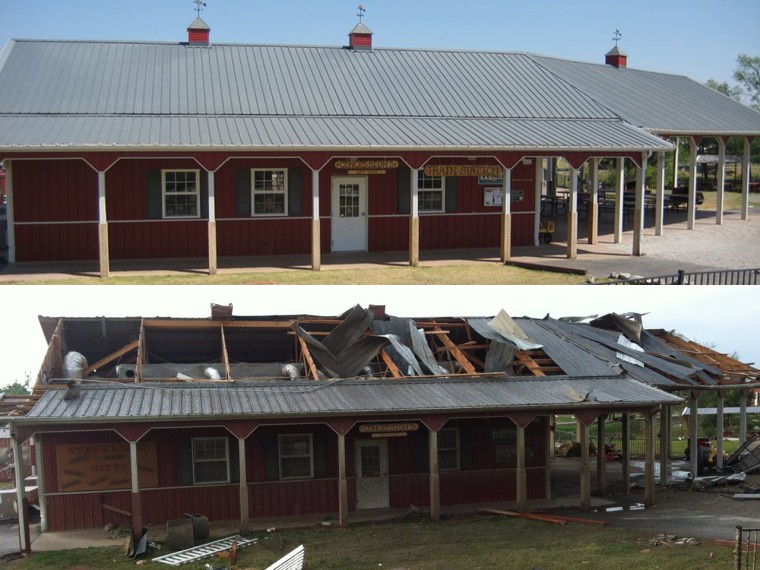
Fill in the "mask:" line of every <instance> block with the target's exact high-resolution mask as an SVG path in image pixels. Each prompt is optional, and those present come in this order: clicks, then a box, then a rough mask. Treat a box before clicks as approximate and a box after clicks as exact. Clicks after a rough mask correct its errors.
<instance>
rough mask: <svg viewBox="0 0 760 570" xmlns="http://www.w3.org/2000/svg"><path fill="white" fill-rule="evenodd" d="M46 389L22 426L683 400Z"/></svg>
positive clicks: (554, 386) (473, 388)
mask: <svg viewBox="0 0 760 570" xmlns="http://www.w3.org/2000/svg"><path fill="white" fill-rule="evenodd" d="M64 395H65V391H64V390H49V391H48V392H47V393H46V394H45V395H44V396H43V397H42V398H41V399H40V400H39V402H38V403H37V404H36V405H35V406H34V408H33V409H32V410H31V411H30V412H29V413H28V414H27V416H26V417H24V418H18V419H14V423H16V424H19V425H36V424H45V423H56V424H59V423H72V424H76V423H81V422H85V421H87V422H113V421H119V422H142V421H146V420H147V421H153V420H175V421H181V420H188V419H206V418H208V419H210V418H214V419H219V418H238V419H239V418H246V419H253V418H275V417H277V418H286V417H291V418H292V417H322V416H355V415H372V416H383V415H399V414H412V413H423V414H430V413H483V412H491V413H493V412H498V413H509V412H510V411H512V412H516V411H529V410H536V411H556V412H559V411H561V410H579V409H587V408H591V409H602V410H614V409H632V408H639V409H642V408H650V407H654V406H659V405H662V404H677V403H681V402H682V401H683V400H682V399H681V398H679V397H677V396H674V395H671V394H668V393H666V392H663V391H661V390H659V389H657V388H654V387H651V386H647V385H644V384H642V383H640V382H638V381H636V380H634V379H633V378H630V377H628V376H625V375H621V376H608V377H594V378H591V377H587V378H569V377H565V376H562V377H551V378H548V377H544V378H525V377H521V378H504V377H501V378H497V377H493V378H484V377H477V378H436V379H422V380H379V381H378V380H356V379H346V380H338V381H258V382H235V383H218V382H217V383H193V384H169V383H129V384H111V383H109V385H82V386H81V393H80V395H79V396H77V397H75V398H72V399H69V400H65V399H64Z"/></svg>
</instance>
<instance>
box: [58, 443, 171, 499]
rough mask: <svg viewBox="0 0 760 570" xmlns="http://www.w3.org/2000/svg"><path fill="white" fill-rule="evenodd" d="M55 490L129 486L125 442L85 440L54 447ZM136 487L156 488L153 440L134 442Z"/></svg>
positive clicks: (127, 445) (128, 463) (130, 483)
mask: <svg viewBox="0 0 760 570" xmlns="http://www.w3.org/2000/svg"><path fill="white" fill-rule="evenodd" d="M55 456H56V464H57V466H58V490H60V491H99V490H105V489H129V488H131V486H132V477H131V473H132V471H131V466H130V461H129V444H128V443H126V442H116V443H85V444H71V445H56V446H55ZM137 465H138V479H139V485H140V488H143V487H158V456H157V454H156V443H155V442H152V441H148V442H144V443H138V444H137Z"/></svg>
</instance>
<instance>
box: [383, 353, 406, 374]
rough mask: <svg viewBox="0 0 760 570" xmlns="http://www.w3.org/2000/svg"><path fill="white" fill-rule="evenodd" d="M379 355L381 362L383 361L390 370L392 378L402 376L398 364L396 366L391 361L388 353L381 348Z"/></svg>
mask: <svg viewBox="0 0 760 570" xmlns="http://www.w3.org/2000/svg"><path fill="white" fill-rule="evenodd" d="M380 356H382V358H383V362H385V365H386V366H387V367H388V370H390V371H391V374H392V375H393V377H394V378H403V376H404V375H403V374H401V371H400V370H399V369H398V366H396V363H395V362H393V360H392V359H391V357H390V356H389V355H388V353H387V352H386V350H385V349H384V348H383V349H381V350H380Z"/></svg>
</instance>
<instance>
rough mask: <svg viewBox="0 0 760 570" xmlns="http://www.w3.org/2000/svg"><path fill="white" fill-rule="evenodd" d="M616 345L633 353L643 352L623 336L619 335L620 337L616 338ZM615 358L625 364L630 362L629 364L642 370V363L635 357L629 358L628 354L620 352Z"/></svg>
mask: <svg viewBox="0 0 760 570" xmlns="http://www.w3.org/2000/svg"><path fill="white" fill-rule="evenodd" d="M618 344H620V345H621V346H624V347H626V348H629V349H631V350H633V351H638V352H644V349H643V348H641V347H640V346H639V345H638V344H636V343H635V342H631V341H630V340H628V339H627V338H626V337H625V336H623V335H620V337H619V338H618ZM615 356H617V357H618V358H619V359H620V360H623V361H625V362H630V363H631V364H635V365H636V366H641V367H642V368H644V363H643V362H642V361H641V360H639V359H638V358H636V357H635V356H631V355H630V354H624V353H622V352H620V351H618V352H616V353H615Z"/></svg>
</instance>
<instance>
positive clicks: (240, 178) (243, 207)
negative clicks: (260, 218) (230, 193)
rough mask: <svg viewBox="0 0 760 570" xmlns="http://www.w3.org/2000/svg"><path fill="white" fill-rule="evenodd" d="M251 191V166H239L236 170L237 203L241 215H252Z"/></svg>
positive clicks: (246, 216) (247, 216)
mask: <svg viewBox="0 0 760 570" xmlns="http://www.w3.org/2000/svg"><path fill="white" fill-rule="evenodd" d="M251 191H252V190H251V170H250V168H238V169H237V171H236V172H235V193H236V201H235V203H236V205H237V215H238V216H240V217H245V218H250V217H251Z"/></svg>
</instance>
